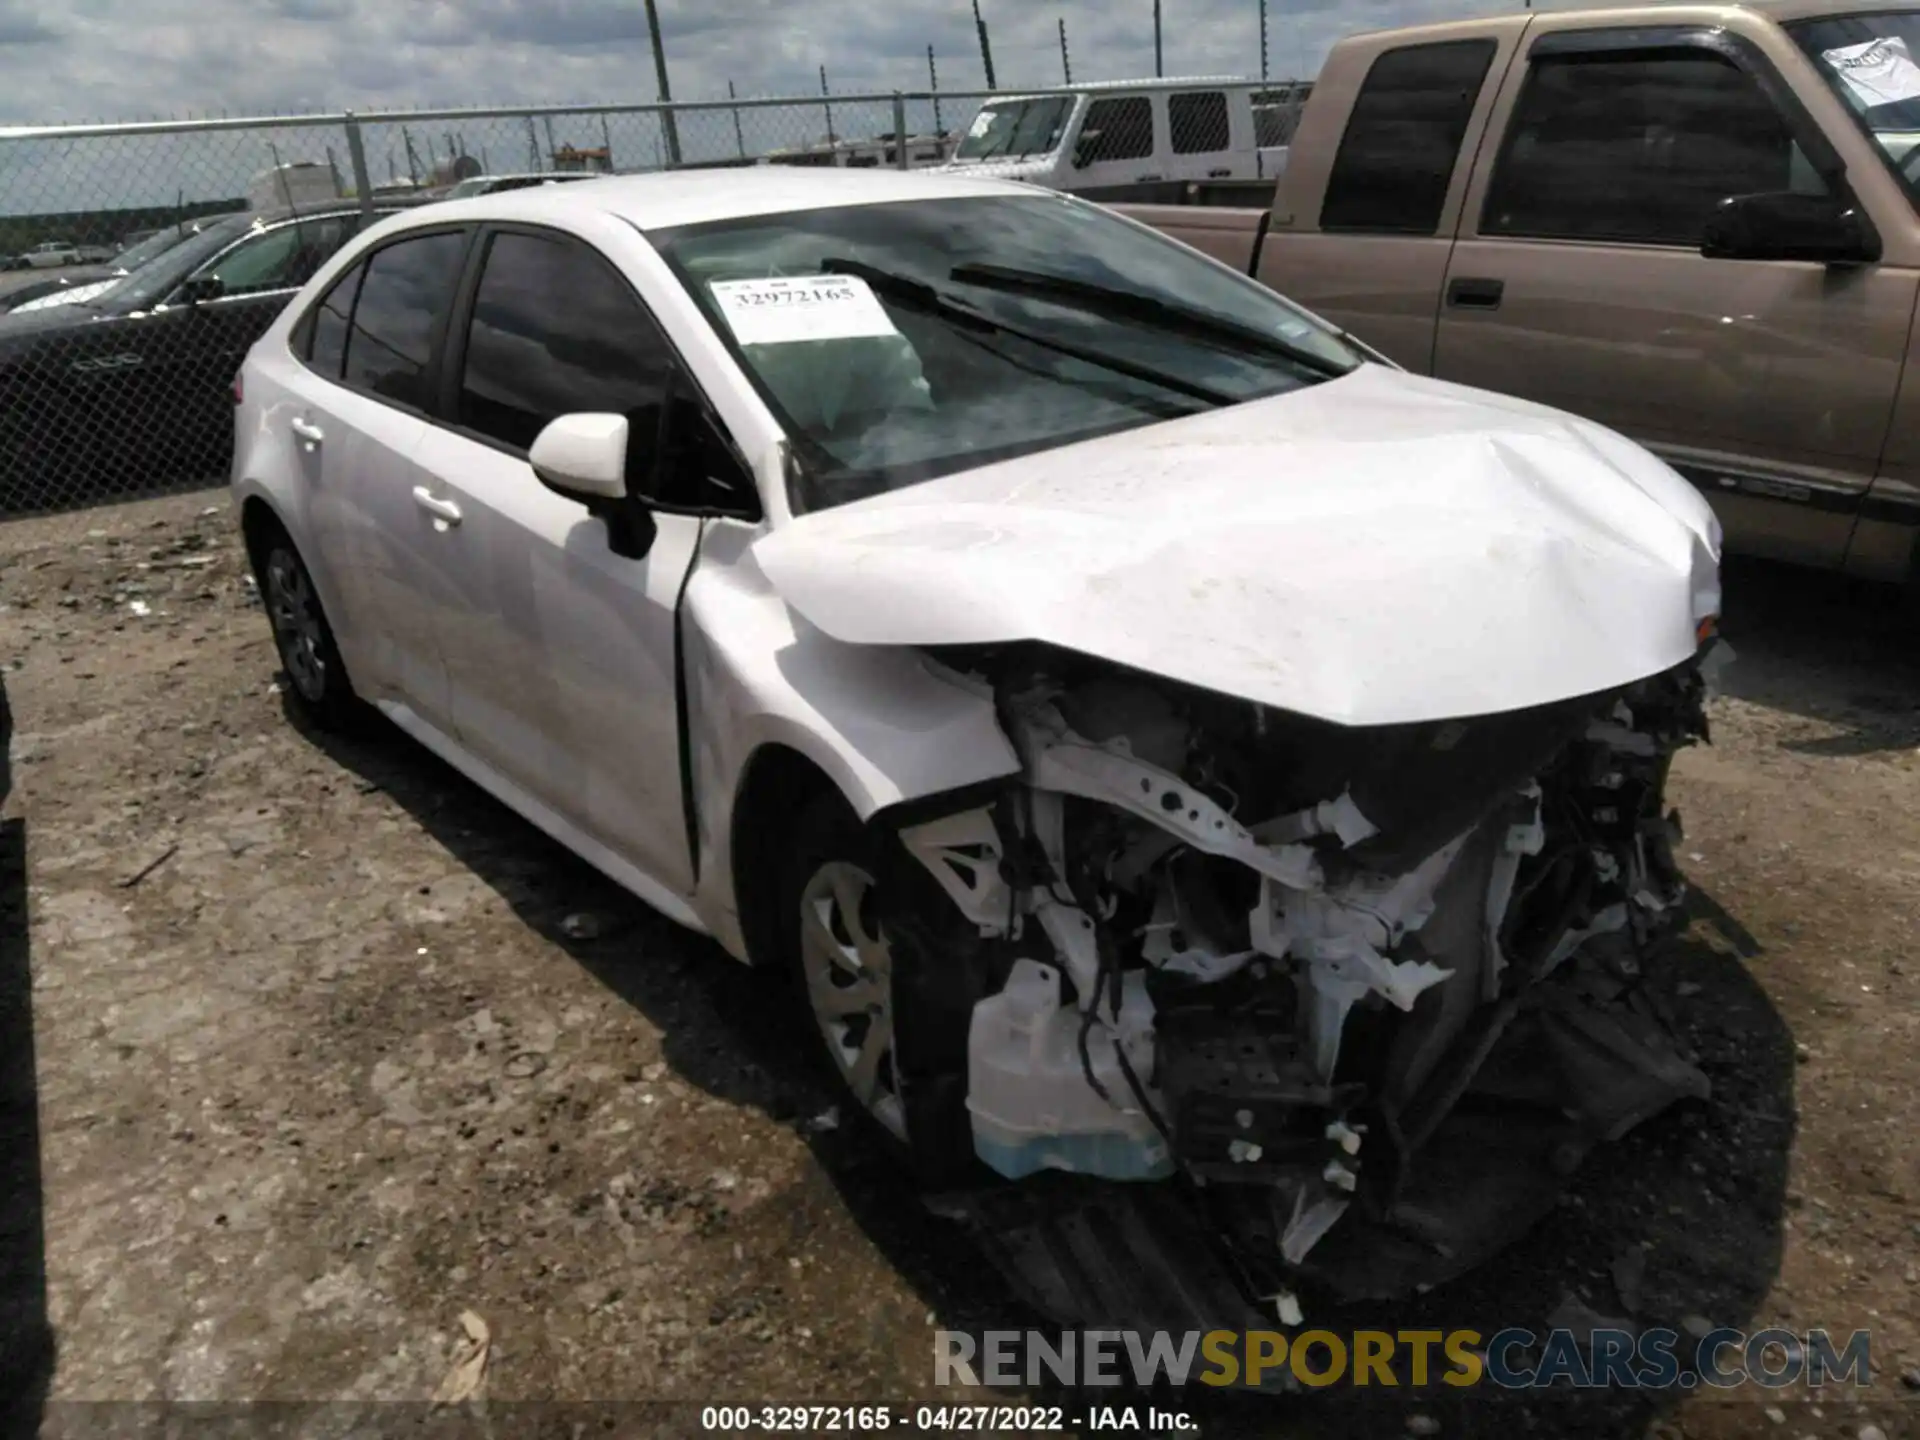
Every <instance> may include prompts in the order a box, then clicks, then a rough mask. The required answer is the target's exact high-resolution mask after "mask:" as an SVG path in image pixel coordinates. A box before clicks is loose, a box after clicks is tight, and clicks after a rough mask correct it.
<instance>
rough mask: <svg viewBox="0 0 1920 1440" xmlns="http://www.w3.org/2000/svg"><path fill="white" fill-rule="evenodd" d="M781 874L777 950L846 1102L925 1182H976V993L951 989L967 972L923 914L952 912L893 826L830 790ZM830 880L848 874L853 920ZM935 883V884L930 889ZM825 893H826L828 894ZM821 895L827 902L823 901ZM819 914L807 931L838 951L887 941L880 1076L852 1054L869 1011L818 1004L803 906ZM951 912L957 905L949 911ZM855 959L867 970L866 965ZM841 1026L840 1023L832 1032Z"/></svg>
mask: <svg viewBox="0 0 1920 1440" xmlns="http://www.w3.org/2000/svg"><path fill="white" fill-rule="evenodd" d="M792 834H793V843H792V845H791V846H790V847H789V848H788V850H787V854H786V860H785V866H784V869H783V873H782V875H781V877H780V885H779V889H778V898H777V901H776V903H777V904H778V905H779V906H780V909H779V911H778V912H776V913H777V915H778V917H779V922H778V923H779V927H780V928H779V932H778V933H779V935H780V951H781V960H782V962H783V964H784V966H785V969H786V971H787V975H788V977H789V982H790V985H791V988H792V990H793V993H794V994H795V996H796V999H797V1001H798V1005H799V1008H800V1010H801V1014H802V1016H803V1017H804V1018H803V1020H802V1021H801V1023H803V1024H804V1025H805V1026H806V1027H807V1030H808V1032H809V1038H810V1041H811V1044H812V1047H813V1052H814V1054H815V1055H816V1056H817V1057H818V1059H819V1061H820V1064H821V1066H822V1068H823V1069H824V1070H825V1071H826V1072H827V1073H828V1074H829V1076H830V1077H831V1079H832V1081H833V1082H834V1083H835V1085H836V1086H837V1088H838V1089H839V1091H840V1094H841V1097H842V1105H843V1108H844V1109H850V1110H852V1111H853V1112H854V1113H855V1114H856V1115H857V1116H858V1117H859V1119H860V1123H861V1124H862V1125H863V1127H864V1128H866V1129H867V1130H869V1131H870V1132H871V1133H872V1134H873V1135H874V1136H876V1137H877V1138H878V1140H879V1143H880V1144H881V1146H882V1147H883V1148H884V1149H886V1150H887V1151H888V1152H889V1153H891V1154H892V1155H893V1156H895V1158H897V1159H899V1160H900V1161H902V1162H903V1163H905V1164H906V1165H907V1166H908V1168H909V1169H910V1170H911V1171H912V1172H913V1174H914V1176H915V1177H916V1178H917V1179H918V1180H919V1181H920V1182H921V1183H922V1184H923V1185H926V1186H929V1187H935V1188H939V1187H945V1186H950V1185H955V1184H959V1183H963V1182H965V1181H970V1180H977V1179H979V1178H982V1177H981V1172H980V1167H979V1165H978V1162H977V1161H976V1160H975V1158H974V1153H973V1141H972V1129H971V1122H970V1120H969V1118H968V1115H967V1111H966V1044H967V1027H968V1024H969V1022H970V1020H971V1018H972V1005H973V999H974V998H975V995H974V993H973V992H972V991H971V990H965V989H964V987H963V989H962V991H961V993H956V982H958V981H960V980H961V978H962V977H963V976H965V975H969V974H971V973H973V971H974V967H973V966H972V965H971V964H970V963H969V957H967V956H966V955H965V954H964V953H962V952H961V950H960V949H958V948H956V949H955V953H952V954H949V953H947V950H948V948H949V947H946V946H941V947H940V948H939V950H938V951H935V950H933V949H932V948H930V946H929V944H928V941H927V938H926V935H927V931H928V930H929V928H937V929H938V931H939V932H940V933H943V934H944V933H945V930H946V928H947V927H946V926H944V925H938V926H937V927H929V926H928V925H927V924H926V923H924V921H923V917H922V914H921V912H923V911H927V912H930V913H932V914H933V915H934V916H936V917H937V919H938V920H945V919H947V918H948V917H947V915H946V913H945V912H947V911H949V910H951V908H952V902H951V901H950V900H949V899H947V897H946V896H945V894H944V893H942V892H941V891H940V890H939V888H938V886H937V885H936V884H935V883H934V882H933V880H932V879H931V877H929V876H926V875H925V868H924V867H923V866H921V865H920V864H919V863H918V862H917V861H915V860H913V859H912V858H911V857H910V856H908V855H907V854H906V851H905V849H904V847H903V846H902V845H901V844H900V842H899V840H898V839H897V838H896V837H895V836H893V835H892V834H891V833H889V832H881V831H878V830H876V829H875V828H874V827H870V826H864V825H862V824H861V823H860V821H859V819H858V818H857V817H856V816H855V815H854V813H853V811H852V809H851V808H850V807H849V806H848V804H847V802H846V801H845V800H843V799H842V798H841V797H840V796H839V795H838V794H837V793H832V792H827V793H823V794H821V795H819V796H817V797H816V798H815V799H813V800H812V801H811V802H810V803H808V804H807V805H806V806H805V807H804V808H803V809H802V810H801V812H800V814H799V816H798V818H797V820H796V823H795V826H794V830H793V832H792ZM835 878H845V879H855V878H857V879H858V880H859V881H860V882H861V883H859V884H857V885H855V886H853V887H850V888H855V889H858V890H859V891H860V895H859V899H858V901H857V908H856V910H855V922H854V925H853V926H852V927H851V928H850V927H849V926H848V925H847V923H846V918H845V912H846V906H845V904H844V903H843V902H844V899H845V896H846V888H841V889H836V886H835V884H834V880H835ZM929 892H930V893H929ZM829 897H833V898H832V899H829ZM822 901H828V904H827V908H826V909H825V910H824V911H822V910H821V909H820V908H819V906H820V903H821V902H822ZM809 912H810V913H811V914H812V915H813V916H814V917H815V918H816V919H818V920H819V921H820V923H821V927H822V928H821V930H820V931H816V932H815V933H814V936H813V939H814V940H815V941H816V942H817V941H820V940H821V939H822V938H823V934H824V938H826V939H830V940H831V941H833V942H836V944H837V945H838V948H839V950H840V951H841V954H840V957H839V958H840V959H841V960H842V961H846V960H848V959H856V958H863V957H865V956H867V955H868V953H869V952H870V951H871V950H872V948H873V942H877V943H878V946H879V947H881V948H882V949H883V950H884V951H885V973H884V977H883V984H881V985H880V986H879V988H880V990H881V991H882V992H883V993H882V994H881V995H880V996H879V997H877V998H879V999H881V1000H882V1001H883V1002H884V1008H885V1015H886V1021H887V1030H888V1040H889V1043H888V1045H887V1047H886V1054H885V1055H884V1057H883V1058H882V1059H881V1060H880V1061H879V1063H878V1064H877V1065H876V1066H875V1071H874V1073H875V1078H876V1079H877V1080H878V1082H879V1083H878V1084H877V1085H876V1086H874V1087H872V1088H868V1087H866V1086H863V1084H862V1083H861V1078H860V1074H861V1072H860V1071H858V1070H857V1069H855V1067H854V1065H853V1064H851V1063H850V1057H853V1058H854V1059H857V1058H858V1057H860V1056H861V1055H862V1054H863V1053H864V1050H863V1045H862V1042H863V1041H864V1040H865V1039H866V1038H867V1037H868V1035H870V1033H871V1028H872V1025H873V1023H874V1020H873V1017H872V1015H871V1014H868V1015H866V1016H860V1015H857V1014H854V1015H845V1016H836V1015H831V1014H829V1013H827V1012H826V1011H825V1010H823V1008H822V1005H821V1003H820V992H819V991H817V990H816V985H817V984H818V983H819V981H820V979H821V978H822V972H823V970H824V969H825V968H826V967H824V966H823V965H822V964H821V963H820V958H819V955H818V953H817V949H816V951H815V953H813V954H811V955H810V954H809V937H808V933H807V931H808V922H807V918H806V917H807V915H808V913H809ZM951 918H952V919H953V920H955V921H958V919H959V916H958V913H957V912H954V914H953V915H952V917H951ZM861 968H862V969H864V968H866V967H865V966H864V965H862V967H861ZM838 980H839V982H840V983H839V985H838V987H837V988H836V991H835V998H836V999H837V1000H838V1002H839V1003H841V1004H848V1003H849V1002H851V1001H853V1000H856V999H857V998H858V997H859V995H860V981H859V979H858V972H857V971H855V970H853V969H851V968H847V967H845V966H842V967H841V968H840V969H839V971H838ZM835 1029H838V1031H839V1033H838V1034H835V1033H831V1032H832V1031H834V1030H835Z"/></svg>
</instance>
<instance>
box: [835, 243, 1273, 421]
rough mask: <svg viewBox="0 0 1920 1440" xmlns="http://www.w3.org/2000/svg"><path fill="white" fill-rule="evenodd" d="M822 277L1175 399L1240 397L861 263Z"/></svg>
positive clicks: (844, 264) (843, 263)
mask: <svg viewBox="0 0 1920 1440" xmlns="http://www.w3.org/2000/svg"><path fill="white" fill-rule="evenodd" d="M820 270H821V273H822V274H827V275H852V276H855V277H856V278H858V279H861V280H864V281H866V282H867V284H868V285H869V286H871V287H872V288H873V289H874V290H876V291H878V292H879V293H880V294H882V295H885V296H887V297H888V298H890V299H893V300H897V301H899V302H900V303H901V304H903V305H908V306H911V307H913V308H914V309H916V310H920V311H923V312H925V313H926V314H929V315H938V316H940V317H942V318H943V319H946V320H950V321H952V322H953V323H954V324H956V325H959V326H962V327H964V328H967V329H973V330H983V331H989V332H991V333H993V334H996V335H1011V336H1012V337H1013V338H1014V339H1016V340H1023V341H1025V342H1026V343H1027V344H1029V345H1037V346H1039V347H1040V348H1041V349H1042V350H1051V351H1053V352H1054V353H1055V354H1056V355H1065V356H1066V357H1067V358H1068V359H1069V360H1078V361H1080V362H1081V363H1083V364H1086V365H1097V366H1099V367H1100V368H1101V369H1103V370H1111V371H1112V372H1113V373H1114V374H1116V375H1125V376H1126V377H1127V378H1128V379H1129V380H1138V381H1140V382H1141V383H1142V384H1146V385H1158V386H1160V387H1161V388H1162V389H1163V390H1172V391H1173V392H1175V393H1176V394H1179V395H1187V396H1191V397H1192V398H1193V399H1195V400H1203V401H1205V402H1206V403H1207V404H1209V405H1220V406H1224V405H1237V404H1239V403H1240V400H1241V397H1240V396H1238V395H1229V394H1228V393H1227V392H1226V391H1224V390H1216V389H1214V388H1213V387H1212V386H1211V385H1201V384H1197V383H1195V382H1194V381H1192V380H1185V379H1182V378H1181V377H1180V376H1178V375H1169V374H1167V373H1166V372H1165V371H1163V370H1156V369H1154V368H1153V367H1152V366H1149V365H1136V364H1134V363H1133V362H1132V361H1131V360H1122V359H1121V358H1120V357H1119V356H1117V355H1108V354H1104V353H1103V352H1101V351H1099V350H1088V349H1086V348H1084V347H1082V346H1079V345H1073V344H1069V343H1068V342H1066V341H1064V340H1054V339H1050V338H1049V337H1047V336H1045V335H1036V334H1034V332H1033V331H1031V330H1026V329H1023V328H1021V327H1020V326H1017V325H1009V324H1007V323H1006V322H1005V321H1003V320H996V319H994V318H993V317H992V316H991V315H986V314H983V313H982V312H981V311H978V310H975V309H973V308H972V307H970V306H967V305H962V304H960V303H959V302H958V301H956V300H955V299H953V297H952V296H950V295H947V294H944V293H943V292H941V291H939V290H936V289H934V287H933V286H931V285H928V284H926V283H925V282H924V281H920V280H915V279H913V278H912V277H910V276H907V275H896V274H894V273H893V272H892V271H891V270H883V269H881V268H880V267H879V266H878V265H869V264H867V263H866V262H865V261H863V260H846V259H839V258H834V257H829V258H827V259H824V260H822V261H821V262H820Z"/></svg>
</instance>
